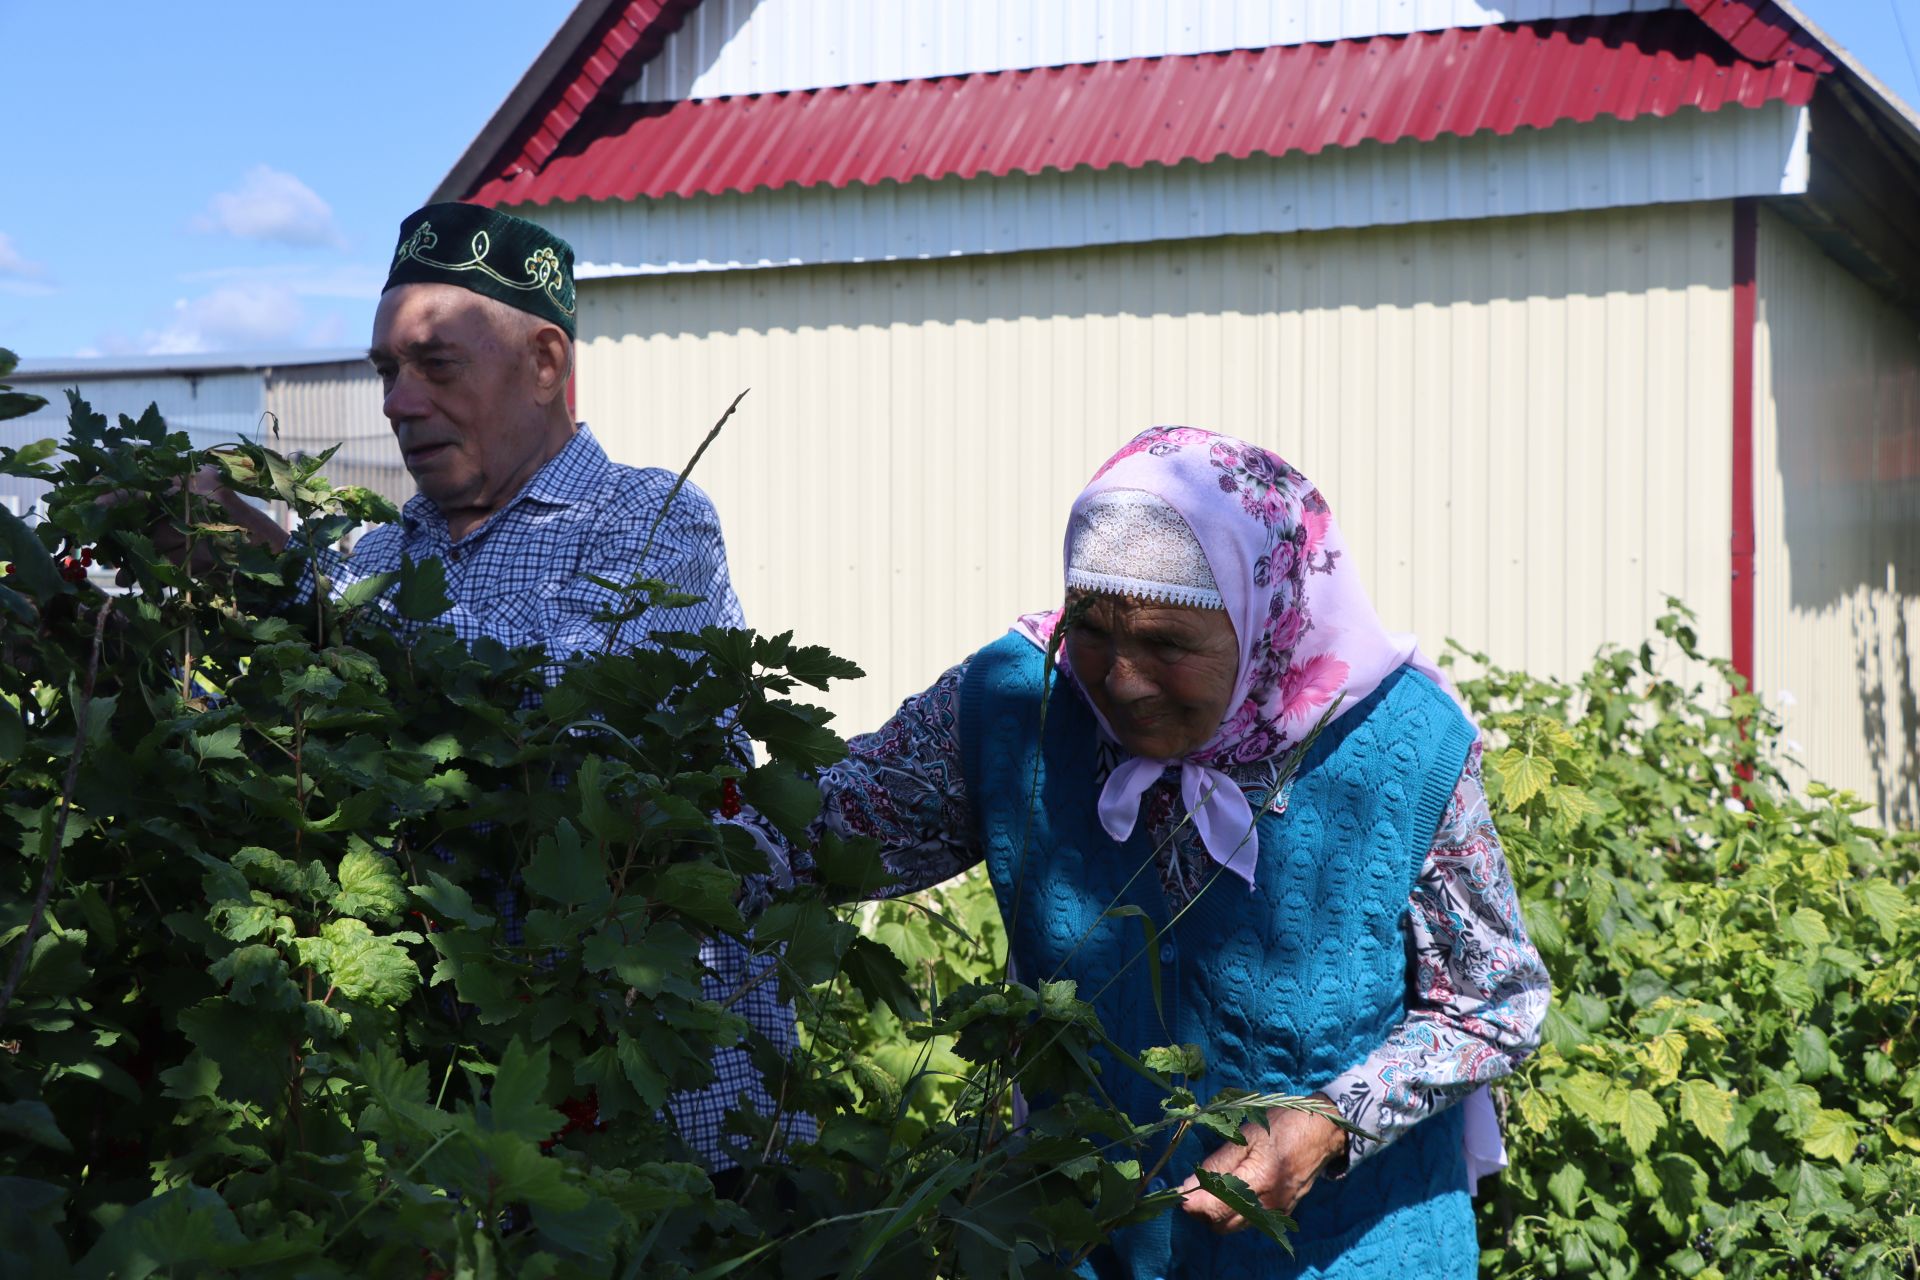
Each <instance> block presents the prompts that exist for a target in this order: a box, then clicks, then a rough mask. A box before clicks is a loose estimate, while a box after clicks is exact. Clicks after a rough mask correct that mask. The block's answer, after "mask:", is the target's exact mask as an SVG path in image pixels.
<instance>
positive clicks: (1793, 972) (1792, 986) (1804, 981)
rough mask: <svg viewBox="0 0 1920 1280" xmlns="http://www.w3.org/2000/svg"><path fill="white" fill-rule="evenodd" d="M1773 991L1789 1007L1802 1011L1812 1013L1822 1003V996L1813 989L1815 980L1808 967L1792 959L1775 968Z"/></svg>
mask: <svg viewBox="0 0 1920 1280" xmlns="http://www.w3.org/2000/svg"><path fill="white" fill-rule="evenodd" d="M1773 992H1774V994H1775V995H1777V996H1779V997H1780V1000H1781V1002H1782V1003H1783V1004H1785V1005H1786V1006H1787V1007H1788V1008H1790V1009H1797V1010H1799V1011H1800V1012H1801V1013H1812V1012H1813V1010H1814V1008H1815V1006H1817V1005H1818V1004H1819V1003H1820V996H1819V994H1818V993H1817V992H1815V991H1814V989H1813V981H1812V979H1811V978H1809V977H1808V976H1807V970H1806V967H1805V966H1804V965H1798V964H1794V963H1792V962H1790V961H1788V962H1783V963H1781V964H1779V965H1778V966H1777V967H1776V968H1775V969H1774V971H1773Z"/></svg>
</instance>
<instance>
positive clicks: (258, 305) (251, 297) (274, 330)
mask: <svg viewBox="0 0 1920 1280" xmlns="http://www.w3.org/2000/svg"><path fill="white" fill-rule="evenodd" d="M305 323H306V311H305V309H304V308H302V307H301V305H300V300H299V298H297V297H295V296H294V293H293V290H291V289H289V288H287V287H286V286H284V285H273V284H269V285H262V286H257V287H252V288H247V287H229V288H224V289H215V290H214V291H213V292H212V293H206V294H202V295H200V296H199V297H197V298H182V299H180V300H179V301H178V302H175V303H174V304H173V314H172V316H171V317H169V319H168V322H167V323H166V324H165V325H164V326H163V327H161V328H159V329H157V330H149V331H148V332H146V333H145V334H143V335H142V336H141V338H140V341H139V343H138V344H137V345H138V346H139V348H140V349H141V350H142V351H144V352H146V353H147V354H148V355H157V356H159V355H185V354H191V353H194V352H200V351H234V350H240V349H244V348H247V347H271V346H279V345H283V344H288V343H292V342H295V341H296V340H297V339H298V337H299V334H300V330H301V327H302V326H303V325H304V324H305Z"/></svg>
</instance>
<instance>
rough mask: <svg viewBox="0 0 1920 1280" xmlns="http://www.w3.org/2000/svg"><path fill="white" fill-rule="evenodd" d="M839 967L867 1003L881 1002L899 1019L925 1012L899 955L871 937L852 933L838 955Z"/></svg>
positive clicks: (919, 1016) (912, 1017)
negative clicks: (851, 938) (844, 949)
mask: <svg viewBox="0 0 1920 1280" xmlns="http://www.w3.org/2000/svg"><path fill="white" fill-rule="evenodd" d="M840 968H841V971H842V972H843V973H845V974H846V975H847V979H848V981H850V982H852V983H853V985H854V988H855V989H856V990H858V991H859V992H860V994H861V995H863V996H865V997H866V998H867V1002H868V1003H869V1004H884V1005H886V1006H887V1008H889V1009H891V1010H893V1012H894V1013H895V1014H896V1015H897V1016H899V1017H900V1018H902V1019H905V1020H907V1021H917V1020H919V1019H921V1018H924V1017H925V1016H926V1014H925V1012H924V1011H923V1010H922V1009H921V1008H920V999H919V997H918V996H917V995H915V994H914V990H913V985H912V984H911V983H909V982H908V981H907V969H906V966H905V965H903V964H901V963H900V958H899V957H898V956H896V955H894V954H893V952H891V951H889V950H887V949H886V948H885V947H883V946H881V945H880V944H879V943H877V942H875V941H874V940H873V939H871V938H862V937H855V938H854V939H853V940H852V941H851V942H849V943H848V944H847V950H846V953H845V954H844V955H842V956H841V958H840Z"/></svg>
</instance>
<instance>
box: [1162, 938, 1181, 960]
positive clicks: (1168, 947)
mask: <svg viewBox="0 0 1920 1280" xmlns="http://www.w3.org/2000/svg"><path fill="white" fill-rule="evenodd" d="M1178 954H1179V953H1178V952H1177V951H1175V950H1174V947H1173V944H1172V943H1171V942H1163V943H1161V944H1160V963H1161V964H1172V963H1173V958H1174V956H1176V955H1178Z"/></svg>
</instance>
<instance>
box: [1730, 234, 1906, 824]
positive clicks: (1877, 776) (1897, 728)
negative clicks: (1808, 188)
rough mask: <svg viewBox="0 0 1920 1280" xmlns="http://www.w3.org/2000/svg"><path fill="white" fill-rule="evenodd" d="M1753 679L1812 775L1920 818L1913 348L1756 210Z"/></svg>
mask: <svg viewBox="0 0 1920 1280" xmlns="http://www.w3.org/2000/svg"><path fill="white" fill-rule="evenodd" d="M1758 301H1759V316H1758V324H1757V334H1756V343H1755V361H1754V363H1755V369H1754V375H1755V384H1756V385H1755V414H1754V429H1755V447H1756V465H1757V475H1756V482H1755V490H1756V499H1757V502H1756V535H1757V538H1756V542H1757V546H1756V565H1755V567H1756V574H1755V590H1756V613H1757V615H1758V619H1757V621H1758V625H1757V628H1756V633H1757V634H1756V652H1755V683H1756V686H1757V688H1758V691H1759V692H1760V693H1761V694H1762V695H1763V696H1764V697H1766V698H1767V699H1768V700H1769V701H1771V702H1775V703H1776V704H1777V705H1778V706H1779V709H1780V712H1781V715H1782V718H1783V720H1784V722H1785V732H1786V737H1787V738H1788V739H1790V740H1792V742H1793V743H1794V744H1795V748H1794V751H1793V754H1795V755H1797V756H1798V757H1799V760H1800V761H1801V762H1802V765H1803V766H1804V767H1803V768H1799V767H1796V768H1793V769H1792V770H1791V773H1792V774H1793V775H1794V776H1798V777H1805V776H1812V777H1814V778H1818V779H1821V780H1823V781H1827V782H1830V783H1832V784H1834V785H1838V786H1845V787H1849V788H1852V789H1853V790H1855V791H1856V792H1858V793H1859V794H1860V795H1861V796H1862V798H1864V799H1867V800H1869V801H1871V802H1873V803H1874V804H1875V805H1876V806H1877V808H1878V810H1879V815H1880V817H1881V819H1882V820H1883V821H1887V822H1893V823H1901V824H1905V825H1908V826H1912V825H1915V824H1916V823H1920V696H1917V695H1916V689H1920V661H1917V660H1916V657H1915V653H1914V642H1913V637H1914V636H1915V635H1916V634H1920V342H1917V341H1916V339H1915V337H1914V332H1913V326H1912V323H1911V322H1910V321H1909V320H1907V319H1906V318H1905V317H1903V316H1902V315H1900V314H1899V313H1898V312H1896V311H1895V310H1894V309H1893V308H1892V307H1890V306H1888V305H1887V304H1886V303H1885V302H1883V301H1882V300H1881V299H1880V298H1878V297H1877V296H1876V295H1875V294H1873V293H1872V292H1871V291H1870V290H1869V289H1868V288H1867V287H1866V286H1865V285H1864V284H1862V283H1861V282H1860V281H1858V280H1857V279H1855V278H1853V277H1852V276H1851V275H1849V274H1848V273H1847V272H1846V271H1845V270H1844V269H1843V268H1842V267H1840V266H1839V265H1838V264H1836V263H1834V262H1833V261H1832V260H1830V259H1828V258H1827V257H1825V256H1824V255H1823V254H1821V252H1820V251H1819V250H1818V249H1817V248H1815V247H1814V246H1813V245H1812V244H1811V243H1810V242H1809V241H1807V239H1806V238H1805V237H1804V236H1803V235H1801V233H1800V232H1799V231H1797V230H1796V229H1794V228H1793V227H1791V226H1789V225H1788V224H1787V223H1785V222H1784V221H1782V220H1781V219H1779V218H1778V217H1776V216H1774V215H1773V214H1771V213H1769V212H1767V211H1765V210H1762V211H1761V221H1760V256H1759V272H1758Z"/></svg>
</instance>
